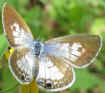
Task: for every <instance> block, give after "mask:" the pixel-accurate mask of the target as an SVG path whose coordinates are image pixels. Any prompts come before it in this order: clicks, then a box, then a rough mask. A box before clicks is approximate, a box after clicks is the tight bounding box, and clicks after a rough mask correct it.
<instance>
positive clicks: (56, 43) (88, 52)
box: [45, 35, 101, 68]
mask: <svg viewBox="0 0 105 93" xmlns="http://www.w3.org/2000/svg"><path fill="white" fill-rule="evenodd" d="M100 48H101V38H100V37H99V36H97V35H75V36H64V37H60V38H55V39H52V40H49V41H47V42H46V45H45V51H47V53H49V54H52V55H54V56H57V57H60V58H61V59H62V60H65V61H66V62H67V63H68V64H71V65H72V66H74V67H76V68H83V67H86V66H88V65H89V64H90V63H92V60H93V58H94V57H95V56H96V55H97V54H98V52H99V50H100Z"/></svg>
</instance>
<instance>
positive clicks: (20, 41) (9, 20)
mask: <svg viewBox="0 0 105 93" xmlns="http://www.w3.org/2000/svg"><path fill="white" fill-rule="evenodd" d="M2 23H3V27H4V31H5V34H6V36H7V39H8V42H9V44H10V45H11V46H12V47H14V48H17V47H22V48H23V47H29V44H30V43H31V42H32V41H33V36H32V33H31V31H30V29H29V28H28V26H27V25H26V23H25V22H24V21H23V19H22V18H21V16H20V15H19V14H18V13H17V12H16V10H15V9H13V8H12V7H11V6H9V5H8V4H4V7H3V10H2Z"/></svg>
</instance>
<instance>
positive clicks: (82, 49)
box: [2, 4, 101, 91]
mask: <svg viewBox="0 0 105 93" xmlns="http://www.w3.org/2000/svg"><path fill="white" fill-rule="evenodd" d="M2 22H3V27H4V31H5V34H6V37H7V39H8V42H9V44H10V46H11V47H13V48H14V49H15V51H14V52H13V54H12V55H11V56H10V58H9V68H10V71H11V72H12V74H13V76H14V77H15V78H16V80H17V81H18V82H19V83H20V84H29V83H30V82H31V81H32V80H33V79H36V82H37V84H38V86H39V88H41V89H44V90H46V91H61V90H64V89H67V88H69V87H71V86H72V84H73V83H74V81H75V72H74V70H73V68H85V67H87V66H88V65H89V64H91V63H92V62H93V59H94V57H95V56H96V55H97V54H98V52H99V50H100V48H101V38H100V37H99V36H98V35H85V34H83V35H73V36H69V35H68V36H64V37H58V38H54V39H51V40H48V41H46V42H45V43H42V42H41V41H40V40H34V38H33V36H32V33H31V31H30V29H29V28H28V26H27V25H26V24H25V22H24V21H23V19H22V18H21V17H20V15H19V14H18V13H17V12H16V11H15V10H14V9H13V8H11V6H9V5H8V4H4V7H3V12H2Z"/></svg>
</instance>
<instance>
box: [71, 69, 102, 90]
mask: <svg viewBox="0 0 105 93" xmlns="http://www.w3.org/2000/svg"><path fill="white" fill-rule="evenodd" d="M75 71H76V81H75V83H74V85H73V86H72V88H71V90H72V89H77V88H78V89H79V88H82V89H83V88H84V89H87V88H92V87H93V86H95V85H97V84H100V83H102V80H101V79H99V78H98V77H96V76H95V75H93V74H91V73H89V72H88V71H87V70H86V69H75Z"/></svg>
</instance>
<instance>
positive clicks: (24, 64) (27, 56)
mask: <svg viewBox="0 0 105 93" xmlns="http://www.w3.org/2000/svg"><path fill="white" fill-rule="evenodd" d="M9 68H10V70H11V72H12V74H13V75H14V77H15V78H16V80H18V81H19V83H21V84H29V83H30V82H31V81H32V79H33V77H36V76H37V74H38V59H37V58H35V56H33V54H32V53H31V51H30V50H29V49H25V48H24V49H20V50H19V49H18V50H15V51H14V53H13V54H12V55H11V57H10V59H9Z"/></svg>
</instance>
